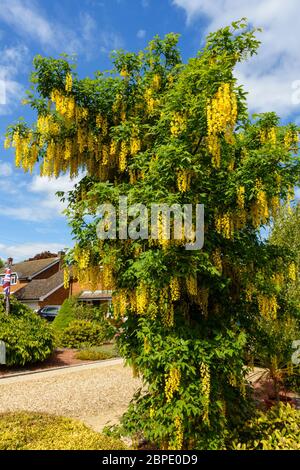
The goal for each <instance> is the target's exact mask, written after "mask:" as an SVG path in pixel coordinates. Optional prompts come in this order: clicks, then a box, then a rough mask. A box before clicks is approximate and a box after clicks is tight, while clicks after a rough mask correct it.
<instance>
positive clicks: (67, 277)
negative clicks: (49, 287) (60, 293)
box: [64, 268, 70, 289]
mask: <svg viewBox="0 0 300 470" xmlns="http://www.w3.org/2000/svg"><path fill="white" fill-rule="evenodd" d="M69 286H70V272H69V269H68V268H65V269H64V288H65V289H69Z"/></svg>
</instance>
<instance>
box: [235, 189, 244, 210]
mask: <svg viewBox="0 0 300 470" xmlns="http://www.w3.org/2000/svg"><path fill="white" fill-rule="evenodd" d="M237 204H238V207H239V209H244V207H245V186H239V187H238V189H237Z"/></svg>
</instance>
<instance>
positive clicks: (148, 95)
mask: <svg viewBox="0 0 300 470" xmlns="http://www.w3.org/2000/svg"><path fill="white" fill-rule="evenodd" d="M144 96H145V101H146V105H147V111H148V113H149V114H152V113H153V112H154V110H155V107H156V105H157V104H158V100H157V99H155V98H154V97H153V91H152V89H151V88H147V89H146V90H145V94H144Z"/></svg>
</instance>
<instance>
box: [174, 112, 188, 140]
mask: <svg viewBox="0 0 300 470" xmlns="http://www.w3.org/2000/svg"><path fill="white" fill-rule="evenodd" d="M186 126H187V121H186V116H185V115H183V114H182V113H178V112H175V113H173V116H172V121H171V127H170V131H171V134H172V136H174V137H178V136H179V135H180V134H182V133H183V132H184V131H185V130H186Z"/></svg>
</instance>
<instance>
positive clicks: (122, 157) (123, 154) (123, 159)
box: [119, 140, 128, 172]
mask: <svg viewBox="0 0 300 470" xmlns="http://www.w3.org/2000/svg"><path fill="white" fill-rule="evenodd" d="M127 155H128V147H127V143H126V142H125V141H124V140H123V141H122V143H121V150H120V154H119V170H120V171H122V172H123V171H125V170H126V168H127Z"/></svg>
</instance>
